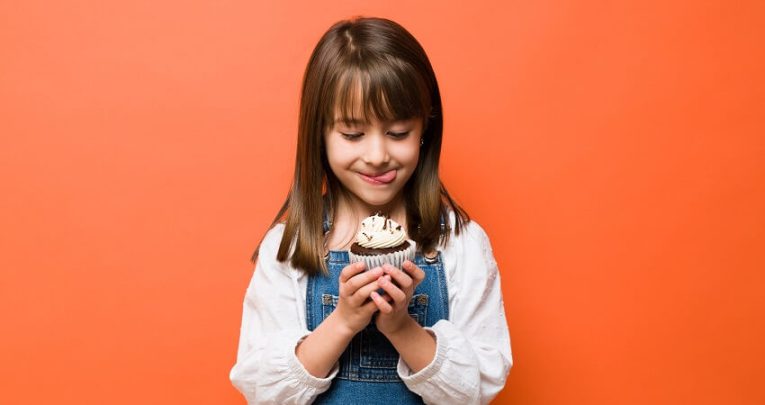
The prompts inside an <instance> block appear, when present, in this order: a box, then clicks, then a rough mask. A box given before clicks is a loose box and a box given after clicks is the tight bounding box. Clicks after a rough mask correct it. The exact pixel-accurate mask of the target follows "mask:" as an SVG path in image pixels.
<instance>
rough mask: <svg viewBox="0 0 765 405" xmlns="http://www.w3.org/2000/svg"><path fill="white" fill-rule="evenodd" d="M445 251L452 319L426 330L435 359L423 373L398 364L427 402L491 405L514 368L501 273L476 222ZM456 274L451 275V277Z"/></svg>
mask: <svg viewBox="0 0 765 405" xmlns="http://www.w3.org/2000/svg"><path fill="white" fill-rule="evenodd" d="M463 232H464V233H461V234H460V235H459V236H458V237H457V236H455V235H452V238H451V239H450V242H449V245H448V246H447V248H446V249H445V250H444V261H445V265H446V266H447V272H448V273H447V274H448V277H449V307H450V308H449V309H450V320H448V321H447V320H441V321H439V322H438V323H436V324H435V325H433V327H432V328H425V330H427V331H428V332H430V333H431V334H432V335H433V336H434V337H435V342H436V344H435V346H436V349H435V356H434V358H433V360H432V361H431V362H430V363H429V364H428V365H427V366H425V367H424V368H423V369H421V370H418V371H416V372H414V370H416V369H415V368H410V367H409V366H408V365H407V364H408V363H406V362H404V361H403V355H402V360H401V361H399V374H400V376H401V378H402V380H403V381H404V383H405V384H406V385H407V387H409V389H410V390H411V391H413V392H415V393H417V394H418V395H421V396H422V397H423V399H424V400H425V402H426V403H438V404H461V405H465V404H479V403H480V404H486V403H488V402H489V401H491V400H492V399H493V398H494V397H495V396H496V395H497V394H498V393H499V391H501V390H502V388H503V387H504V385H505V381H506V378H507V374H508V373H509V371H510V367H511V366H512V357H511V351H510V335H509V333H508V329H507V321H506V319H505V313H504V306H503V302H502V290H501V283H500V279H499V272H498V269H497V264H496V262H495V260H494V256H493V254H492V251H491V244H490V243H489V239H488V237H487V236H486V233H485V232H484V231H483V229H481V227H480V226H478V224H476V223H475V222H470V223H469V224H467V226H466V227H465V229H464V231H463ZM449 273H451V274H449Z"/></svg>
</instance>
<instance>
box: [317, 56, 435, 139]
mask: <svg viewBox="0 0 765 405" xmlns="http://www.w3.org/2000/svg"><path fill="white" fill-rule="evenodd" d="M334 87H335V88H336V91H335V94H334V95H333V96H334V97H332V100H330V102H329V103H327V106H326V107H327V111H326V114H327V117H326V118H327V120H326V121H325V122H327V123H328V124H330V125H331V124H332V123H333V122H335V121H339V122H343V123H345V124H347V125H350V124H358V123H369V122H371V121H372V120H377V121H380V122H391V121H401V120H407V119H410V118H415V117H421V118H423V119H427V116H428V114H429V113H430V109H431V100H430V96H429V94H430V93H429V92H428V91H427V86H426V84H425V82H424V80H422V77H421V76H420V75H419V74H417V71H416V70H415V69H414V68H413V67H411V66H410V65H408V64H405V63H403V62H400V61H397V60H391V61H378V62H377V63H375V62H371V63H369V62H368V63H366V64H364V65H361V64H359V65H356V66H353V67H351V68H348V69H344V70H343V72H342V73H341V74H340V75H339V77H338V79H337V82H336V84H335V86H334ZM426 121H427V120H426Z"/></svg>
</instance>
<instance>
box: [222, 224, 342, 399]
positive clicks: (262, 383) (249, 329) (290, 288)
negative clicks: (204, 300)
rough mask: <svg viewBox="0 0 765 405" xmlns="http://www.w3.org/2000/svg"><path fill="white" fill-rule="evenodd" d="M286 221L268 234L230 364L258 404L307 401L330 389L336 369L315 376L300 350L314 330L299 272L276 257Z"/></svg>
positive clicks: (241, 388)
mask: <svg viewBox="0 0 765 405" xmlns="http://www.w3.org/2000/svg"><path fill="white" fill-rule="evenodd" d="M282 230H283V226H281V225H277V226H276V227H274V228H273V229H271V230H270V231H269V232H268V233H267V234H266V237H265V238H264V239H263V242H262V243H261V247H260V253H259V255H258V263H257V265H256V266H255V274H254V275H253V277H252V280H251V282H250V285H249V286H248V287H247V293H246V295H245V300H244V308H243V314H242V327H241V334H240V339H239V350H238V353H237V361H236V364H235V365H234V367H233V368H232V369H231V374H230V378H231V381H232V383H233V384H234V386H235V387H236V388H237V389H238V390H239V391H240V392H241V393H242V394H243V395H244V396H245V398H246V399H247V403H248V404H250V405H254V404H306V403H311V402H313V400H314V399H315V398H316V396H317V395H319V394H320V393H322V392H324V391H326V390H327V389H328V388H329V386H330V384H331V380H332V378H333V377H334V376H335V375H336V373H337V367H335V368H334V369H333V370H332V371H331V372H330V373H329V375H328V376H327V378H317V377H314V376H312V375H311V374H310V373H309V372H308V371H307V370H306V369H305V368H304V367H303V365H302V364H301V362H300V361H299V360H298V358H297V356H296V355H295V348H296V346H297V345H298V343H299V342H301V341H302V340H303V339H304V338H305V337H306V336H308V335H309V331H308V330H307V329H306V326H305V321H304V320H302V319H301V316H300V314H301V313H300V310H301V309H300V307H301V306H302V305H301V304H302V300H299V299H298V298H299V294H301V293H302V294H304V292H301V291H299V290H300V289H299V288H298V284H297V280H296V279H295V278H293V277H296V276H295V274H292V273H291V272H292V271H294V270H292V269H290V268H289V267H288V266H287V265H286V264H284V263H279V262H277V261H276V251H277V247H278V244H279V241H280V239H281V233H282Z"/></svg>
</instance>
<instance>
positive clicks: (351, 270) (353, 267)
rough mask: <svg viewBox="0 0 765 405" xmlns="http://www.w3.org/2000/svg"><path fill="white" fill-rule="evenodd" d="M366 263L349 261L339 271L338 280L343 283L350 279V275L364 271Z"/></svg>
mask: <svg viewBox="0 0 765 405" xmlns="http://www.w3.org/2000/svg"><path fill="white" fill-rule="evenodd" d="M365 267H366V265H365V264H364V262H357V263H351V264H349V265H347V266H345V268H343V271H341V272H340V282H341V283H345V282H347V281H348V280H350V279H351V277H353V276H355V275H356V274H359V273H361V272H362V271H364V268H365Z"/></svg>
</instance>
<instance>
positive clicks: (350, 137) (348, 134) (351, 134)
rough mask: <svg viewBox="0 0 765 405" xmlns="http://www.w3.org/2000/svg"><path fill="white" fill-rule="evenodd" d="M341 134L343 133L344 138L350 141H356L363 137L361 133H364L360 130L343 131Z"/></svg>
mask: <svg viewBox="0 0 765 405" xmlns="http://www.w3.org/2000/svg"><path fill="white" fill-rule="evenodd" d="M340 134H341V135H343V138H345V139H347V140H349V141H355V140H357V139H359V138H361V135H364V134H362V133H358V132H341V133H340Z"/></svg>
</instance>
